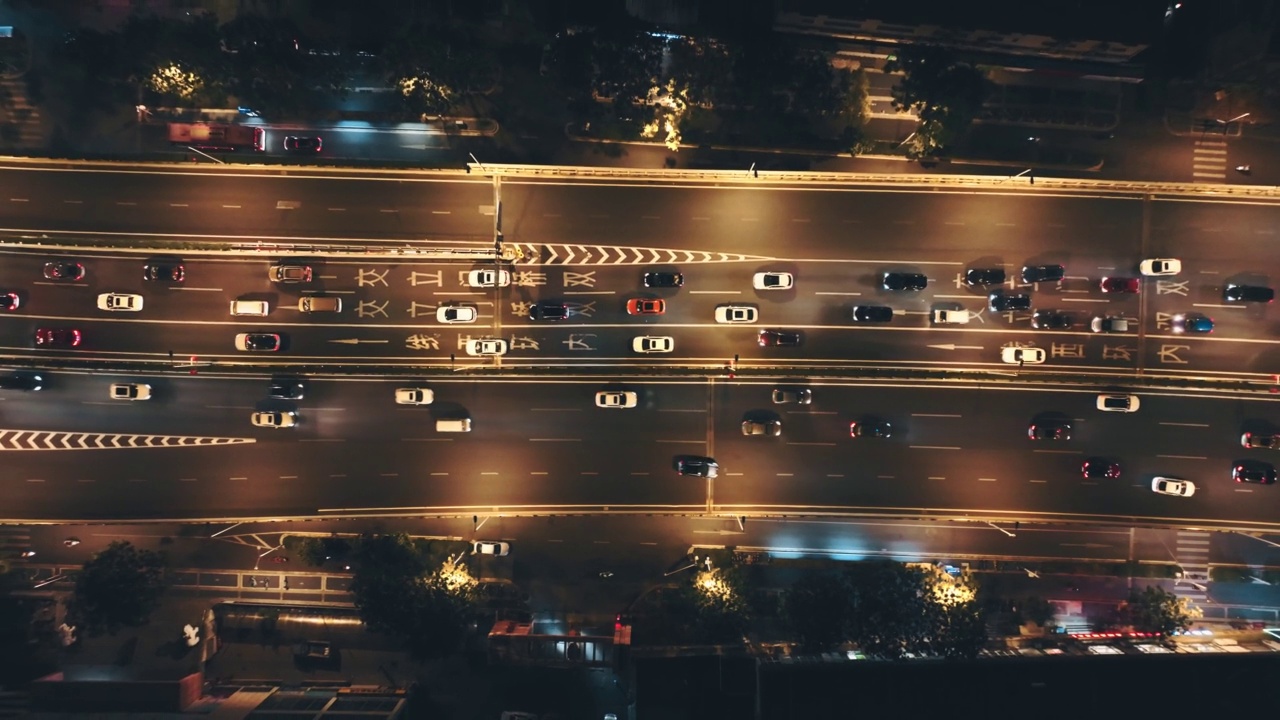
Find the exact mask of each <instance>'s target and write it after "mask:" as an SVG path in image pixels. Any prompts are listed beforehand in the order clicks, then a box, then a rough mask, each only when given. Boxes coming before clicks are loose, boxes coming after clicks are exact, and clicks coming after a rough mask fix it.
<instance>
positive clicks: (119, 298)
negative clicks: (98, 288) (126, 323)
mask: <svg viewBox="0 0 1280 720" xmlns="http://www.w3.org/2000/svg"><path fill="white" fill-rule="evenodd" d="M98 309H99V310H109V311H111V312H138V311H139V310H141V309H142V296H141V295H133V294H131V293H102V294H101V295H99V296H98Z"/></svg>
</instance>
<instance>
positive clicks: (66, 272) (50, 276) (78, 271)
mask: <svg viewBox="0 0 1280 720" xmlns="http://www.w3.org/2000/svg"><path fill="white" fill-rule="evenodd" d="M44 279H45V280H61V281H64V282H75V281H76V280H83V279H84V266H83V265H81V264H80V263H78V262H70V261H68V260H54V261H53V262H47V263H45V264H44Z"/></svg>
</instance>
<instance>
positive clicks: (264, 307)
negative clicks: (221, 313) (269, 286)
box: [231, 300, 271, 317]
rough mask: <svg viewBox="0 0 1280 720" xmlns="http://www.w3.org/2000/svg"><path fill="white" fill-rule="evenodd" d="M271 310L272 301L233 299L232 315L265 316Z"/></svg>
mask: <svg viewBox="0 0 1280 720" xmlns="http://www.w3.org/2000/svg"><path fill="white" fill-rule="evenodd" d="M270 312H271V303H269V302H267V301H266V300H232V301H231V314H232V315H257V316H263V317H265V316H266V315H267V313H270Z"/></svg>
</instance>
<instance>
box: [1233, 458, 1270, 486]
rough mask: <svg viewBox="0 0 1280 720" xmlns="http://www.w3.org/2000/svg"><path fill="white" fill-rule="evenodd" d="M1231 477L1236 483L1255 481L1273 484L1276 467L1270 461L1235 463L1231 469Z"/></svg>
mask: <svg viewBox="0 0 1280 720" xmlns="http://www.w3.org/2000/svg"><path fill="white" fill-rule="evenodd" d="M1231 477H1232V478H1234V479H1235V481H1236V482H1238V483H1256V484H1258V485H1275V484H1276V468H1275V466H1274V465H1272V464H1270V463H1261V462H1253V463H1248V464H1246V463H1243V462H1242V463H1237V464H1236V466H1235V467H1234V468H1232V470H1231Z"/></svg>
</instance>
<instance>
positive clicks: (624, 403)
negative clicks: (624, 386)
mask: <svg viewBox="0 0 1280 720" xmlns="http://www.w3.org/2000/svg"><path fill="white" fill-rule="evenodd" d="M639 401H640V398H639V396H638V395H636V394H635V393H634V392H632V391H630V390H601V391H600V392H598V393H596V407H598V408H633V407H635V406H636V404H637V403H638V402H639Z"/></svg>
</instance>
